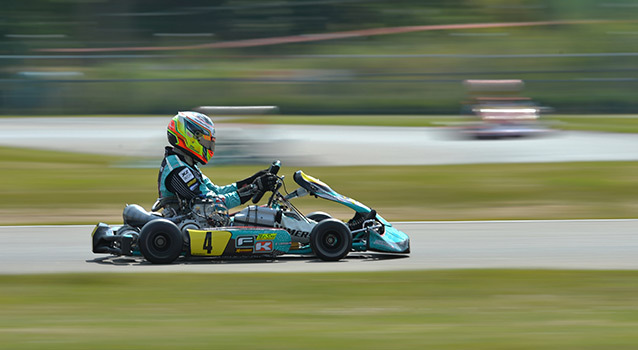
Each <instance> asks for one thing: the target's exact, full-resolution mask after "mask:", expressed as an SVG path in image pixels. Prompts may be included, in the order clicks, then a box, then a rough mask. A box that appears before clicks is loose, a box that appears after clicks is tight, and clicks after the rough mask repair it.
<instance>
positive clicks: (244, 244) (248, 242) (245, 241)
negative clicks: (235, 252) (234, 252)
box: [235, 236, 255, 248]
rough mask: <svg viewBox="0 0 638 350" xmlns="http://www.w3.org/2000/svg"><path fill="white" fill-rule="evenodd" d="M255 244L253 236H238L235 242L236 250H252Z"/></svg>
mask: <svg viewBox="0 0 638 350" xmlns="http://www.w3.org/2000/svg"><path fill="white" fill-rule="evenodd" d="M254 244H255V237H253V236H239V237H237V240H236V241H235V246H236V247H237V248H252V247H253V245H254Z"/></svg>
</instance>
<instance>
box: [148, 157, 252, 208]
mask: <svg viewBox="0 0 638 350" xmlns="http://www.w3.org/2000/svg"><path fill="white" fill-rule="evenodd" d="M263 173H264V171H260V172H258V173H256V174H255V175H253V176H251V177H249V178H246V179H244V180H240V181H237V182H236V183H232V184H230V185H226V186H217V185H215V184H214V183H213V182H212V181H210V179H209V178H208V177H206V175H204V174H203V173H202V172H201V171H200V170H199V168H198V167H197V165H196V164H195V162H194V161H193V159H192V158H191V157H189V156H188V155H186V154H185V153H184V152H181V150H180V149H177V148H173V147H170V146H168V147H166V149H165V152H164V160H163V161H162V165H161V166H160V170H159V175H158V178H157V187H158V192H159V197H160V198H165V197H174V196H176V195H177V196H179V197H181V198H183V199H186V200H190V199H193V198H196V197H198V198H208V199H215V200H216V201H221V202H222V203H223V204H224V206H226V208H228V209H230V208H233V207H236V206H238V205H240V204H244V203H245V202H246V201H248V199H250V198H251V197H252V196H253V195H254V194H255V193H257V192H258V190H260V189H259V188H258V186H255V185H252V183H253V182H255V180H256V179H257V178H258V177H259V176H261V175H263Z"/></svg>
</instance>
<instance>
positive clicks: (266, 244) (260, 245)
mask: <svg viewBox="0 0 638 350" xmlns="http://www.w3.org/2000/svg"><path fill="white" fill-rule="evenodd" d="M272 247H273V243H272V241H261V242H257V243H255V251H256V252H272Z"/></svg>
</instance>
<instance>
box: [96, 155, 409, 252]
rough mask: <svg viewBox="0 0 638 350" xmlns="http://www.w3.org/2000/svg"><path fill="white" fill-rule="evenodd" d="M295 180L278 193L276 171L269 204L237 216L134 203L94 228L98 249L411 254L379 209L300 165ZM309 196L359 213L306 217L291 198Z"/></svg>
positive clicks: (213, 209) (217, 207)
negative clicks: (118, 220) (115, 222)
mask: <svg viewBox="0 0 638 350" xmlns="http://www.w3.org/2000/svg"><path fill="white" fill-rule="evenodd" d="M279 168H280V163H279V161H276V162H274V163H273V164H272V165H271V166H270V168H269V172H270V173H272V174H275V175H276V174H277V173H278V171H279ZM293 179H294V181H295V182H296V183H297V184H298V185H299V186H300V187H299V188H297V189H296V190H295V191H293V192H291V193H286V194H284V193H281V192H280V190H281V189H282V185H283V181H284V177H283V176H282V177H278V181H277V184H276V186H275V187H274V189H272V195H271V196H270V198H269V199H268V203H267V204H266V205H262V206H256V205H252V206H248V207H246V208H244V209H243V210H241V211H239V212H237V213H234V214H228V210H227V209H226V208H225V207H224V206H223V204H222V203H220V202H218V201H215V200H211V199H195V200H190V201H189V200H185V199H182V198H179V197H168V198H161V199H159V200H158V201H157V202H156V203H155V205H154V206H153V208H152V209H151V212H148V211H146V210H145V209H144V208H142V207H141V206H139V205H136V204H132V205H127V206H126V207H125V208H124V212H123V219H124V224H123V225H121V226H109V225H107V224H105V223H99V224H97V226H96V227H95V228H94V230H93V232H92V234H91V236H92V242H93V253H106V254H112V255H118V256H120V255H124V256H136V255H141V256H143V257H144V258H145V259H146V260H148V261H150V262H151V263H156V264H169V263H172V262H173V261H175V260H176V259H178V258H179V257H180V256H184V257H190V256H204V257H220V258H230V257H240V258H242V257H243V258H256V257H275V256H278V255H282V254H299V255H315V256H317V257H318V258H320V259H321V260H324V261H337V260H340V259H343V258H344V257H345V256H346V255H348V254H349V253H350V252H351V251H376V252H383V253H398V254H408V253H409V252H410V239H409V237H408V236H407V235H406V234H405V233H404V232H402V231H399V230H397V229H396V228H395V227H393V226H392V225H391V224H390V223H389V222H387V221H386V220H385V219H383V218H382V217H381V216H380V215H379V214H378V213H377V212H376V211H375V210H373V209H371V208H369V207H367V206H365V205H364V204H362V203H360V202H358V201H356V200H354V199H351V198H348V197H346V196H343V195H341V194H339V193H337V192H335V191H334V190H333V189H331V188H330V187H329V186H328V185H326V184H325V183H323V182H321V181H320V180H318V179H316V178H314V177H312V176H310V175H307V174H305V173H304V172H303V171H301V170H299V171H297V172H296V173H295V174H294V176H293ZM284 189H285V187H284ZM264 194H265V192H259V193H257V194H255V196H254V197H253V198H252V202H253V203H254V204H256V203H258V202H259V201H260V200H261V198H262V197H263V196H264ZM306 195H312V196H315V197H317V198H323V199H327V200H330V201H334V202H337V203H341V204H343V205H345V206H346V207H348V208H351V209H353V210H354V211H355V214H354V217H353V218H352V219H350V220H349V221H347V222H342V221H340V220H337V219H334V218H332V217H331V216H330V215H329V214H327V213H324V212H313V213H310V214H308V215H304V214H303V213H302V212H300V211H299V210H298V209H297V208H296V207H295V206H294V205H293V204H292V203H291V200H292V199H294V198H298V197H302V196H306Z"/></svg>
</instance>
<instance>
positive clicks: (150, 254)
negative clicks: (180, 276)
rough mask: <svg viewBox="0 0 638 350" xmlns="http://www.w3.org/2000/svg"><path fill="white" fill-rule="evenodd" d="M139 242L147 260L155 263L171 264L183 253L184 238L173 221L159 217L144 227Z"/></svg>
mask: <svg viewBox="0 0 638 350" xmlns="http://www.w3.org/2000/svg"><path fill="white" fill-rule="evenodd" d="M138 243H139V247H140V251H141V253H142V256H143V257H144V258H145V259H146V260H148V261H150V262H152V263H153V264H170V263H172V262H173V261H175V260H176V259H177V258H178V257H179V255H180V254H181V253H182V249H183V246H184V238H183V237H182V232H181V231H180V230H179V227H177V225H175V224H174V223H173V222H171V221H168V220H165V219H158V220H153V221H150V222H148V223H147V224H146V225H144V226H143V227H142V231H141V232H140V238H139V242H138Z"/></svg>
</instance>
